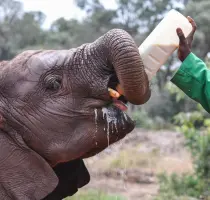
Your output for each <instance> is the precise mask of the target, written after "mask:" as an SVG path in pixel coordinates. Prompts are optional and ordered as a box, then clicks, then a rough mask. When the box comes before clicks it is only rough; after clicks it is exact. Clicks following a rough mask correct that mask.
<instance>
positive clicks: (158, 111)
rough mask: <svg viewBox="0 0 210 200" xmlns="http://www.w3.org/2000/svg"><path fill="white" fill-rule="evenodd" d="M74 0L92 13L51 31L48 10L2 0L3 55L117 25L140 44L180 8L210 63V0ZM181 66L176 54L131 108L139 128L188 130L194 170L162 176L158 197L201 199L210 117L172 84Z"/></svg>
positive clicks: (209, 153)
mask: <svg viewBox="0 0 210 200" xmlns="http://www.w3.org/2000/svg"><path fill="white" fill-rule="evenodd" d="M74 1H75V4H76V5H77V6H78V7H79V8H80V9H82V10H84V11H85V12H86V17H85V18H84V19H83V20H82V21H79V20H78V19H68V20H67V19H64V18H60V19H57V20H56V21H54V22H53V23H52V25H51V27H50V28H49V29H47V30H45V29H43V28H42V27H43V23H44V20H45V18H46V16H45V14H44V13H42V12H40V11H36V12H25V11H24V10H23V8H22V4H21V3H20V2H19V1H17V0H0V11H1V15H0V59H1V60H8V59H11V58H13V57H14V56H15V55H17V53H20V52H22V51H24V50H27V49H42V48H45V49H69V48H72V47H77V46H79V45H81V44H83V43H88V42H93V41H94V40H95V39H97V38H98V37H99V36H101V35H102V34H104V33H106V32H107V31H108V30H110V29H112V28H122V29H124V30H126V31H128V32H129V33H130V34H131V35H132V36H133V38H134V40H135V41H136V43H137V45H140V44H141V43H142V41H143V40H144V39H145V38H146V37H147V36H148V35H149V33H150V32H151V31H152V30H153V29H154V27H155V26H156V25H157V24H158V23H159V22H160V20H161V19H162V18H163V17H164V15H165V14H166V13H167V11H169V10H170V9H172V8H175V9H177V10H178V11H180V12H181V13H183V14H185V15H190V16H191V17H193V18H194V19H195V20H196V23H197V25H198V31H197V32H196V35H195V38H194V43H193V52H194V53H196V54H197V55H198V56H199V57H200V58H201V59H203V60H204V61H205V62H206V63H207V65H208V66H210V60H209V58H208V53H209V51H210V37H209V32H210V28H209V27H210V26H209V24H210V17H209V11H210V1H209V0H200V1H196V0H116V3H117V5H118V6H117V8H116V9H106V8H105V7H104V5H103V4H102V3H101V1H100V0H74ZM179 65H180V63H179V62H178V61H177V56H176V53H175V54H174V55H173V56H172V57H171V58H170V59H169V60H168V62H167V63H166V64H165V66H163V67H162V68H161V70H160V71H159V72H158V74H157V76H156V77H155V78H154V80H153V81H152V84H151V89H152V97H151V99H150V100H149V102H148V103H147V104H145V105H143V106H132V105H130V106H129V112H130V113H131V114H132V116H133V118H134V119H135V120H136V123H137V126H138V127H144V128H148V129H149V128H152V129H169V128H173V126H172V124H174V123H175V124H176V125H177V126H178V127H179V131H181V132H182V133H183V134H184V136H185V138H186V146H187V147H188V149H189V151H190V152H191V153H192V157H193V159H194V167H195V173H194V174H187V175H184V176H182V177H179V176H177V175H173V176H170V177H168V176H166V175H161V176H160V186H161V187H160V196H159V197H158V200H160V199H161V200H162V199H164V200H165V199H171V200H173V199H179V200H180V199H182V200H184V199H185V200H187V199H189V198H188V197H187V196H191V197H193V198H198V197H199V196H201V195H205V192H206V191H208V190H209V182H210V148H209V147H210V128H209V127H210V120H209V119H208V115H207V113H206V112H205V111H204V110H203V109H201V108H198V106H197V103H195V102H194V101H192V100H191V99H189V98H188V97H187V96H186V95H185V94H183V93H182V92H181V91H180V90H179V89H178V88H176V87H175V86H174V85H173V84H172V83H170V78H171V77H172V76H173V73H174V72H175V70H176V68H177V66H179ZM131 162H132V160H131ZM112 164H114V165H118V163H112ZM134 164H135V163H134ZM78 195H81V196H77V195H76V196H75V197H73V198H71V199H81V200H82V199H86V200H88V199H91V200H94V199H97V200H102V199H103V200H108V199H109V200H112V199H115V200H116V197H111V196H107V195H106V194H101V193H98V192H94V191H91V192H87V193H84V194H78ZM207 196H208V195H207ZM117 199H121V198H120V197H119V198H117Z"/></svg>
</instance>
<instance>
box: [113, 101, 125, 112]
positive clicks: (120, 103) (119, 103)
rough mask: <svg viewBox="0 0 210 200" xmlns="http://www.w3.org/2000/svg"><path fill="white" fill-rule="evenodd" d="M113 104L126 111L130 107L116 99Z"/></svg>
mask: <svg viewBox="0 0 210 200" xmlns="http://www.w3.org/2000/svg"><path fill="white" fill-rule="evenodd" d="M113 105H114V106H116V107H117V108H119V109H120V110H122V111H126V110H127V109H128V107H127V106H126V105H125V104H124V103H123V102H122V101H120V100H114V101H113Z"/></svg>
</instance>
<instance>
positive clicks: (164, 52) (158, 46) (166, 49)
mask: <svg viewBox="0 0 210 200" xmlns="http://www.w3.org/2000/svg"><path fill="white" fill-rule="evenodd" d="M177 28H181V29H182V31H183V32H184V34H185V37H187V36H188V35H189V34H190V32H191V30H192V26H191V24H190V22H189V21H188V19H187V18H186V17H185V16H183V15H182V14H181V13H179V12H178V11H176V10H174V9H173V10H171V11H170V12H168V14H167V15H166V16H165V17H164V18H163V20H162V21H161V22H160V23H159V24H158V25H157V27H156V28H155V29H154V30H153V31H152V33H151V34H150V35H149V36H148V37H147V38H146V39H145V41H144V42H143V43H142V44H141V46H140V47H139V53H140V55H141V57H142V60H143V63H144V65H145V71H146V73H147V75H148V78H149V81H150V80H151V79H152V78H153V76H155V74H156V73H157V71H158V70H159V69H160V67H161V66H162V65H163V64H165V63H166V61H167V60H168V58H169V57H170V56H171V54H172V53H173V52H174V51H175V50H176V49H177V47H178V46H179V38H178V36H177V33H176V29H177Z"/></svg>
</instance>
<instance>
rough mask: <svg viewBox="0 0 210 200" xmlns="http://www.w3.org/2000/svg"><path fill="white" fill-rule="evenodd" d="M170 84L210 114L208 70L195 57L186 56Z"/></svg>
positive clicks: (209, 79)
mask: <svg viewBox="0 0 210 200" xmlns="http://www.w3.org/2000/svg"><path fill="white" fill-rule="evenodd" d="M171 82H172V83H174V84H175V85H176V86H177V87H179V88H180V89H181V90H182V91H183V92H184V93H185V94H186V95H188V96H189V97H190V98H191V99H193V100H195V101H196V102H198V103H200V104H201V105H202V106H203V108H204V109H205V110H206V111H207V112H209V113H210V70H209V69H208V68H207V66H206V64H205V63H204V62H203V61H202V60H201V59H199V58H198V57H197V56H196V55H194V54H193V53H190V54H189V55H188V57H187V58H186V59H185V60H184V62H183V63H182V65H181V67H180V68H179V69H178V71H177V72H176V74H175V75H174V77H173V78H172V80H171Z"/></svg>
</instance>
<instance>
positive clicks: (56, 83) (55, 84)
mask: <svg viewBox="0 0 210 200" xmlns="http://www.w3.org/2000/svg"><path fill="white" fill-rule="evenodd" d="M61 86H62V79H61V77H60V76H51V77H47V78H46V79H45V88H46V90H48V91H58V90H59V89H60V88H61Z"/></svg>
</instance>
